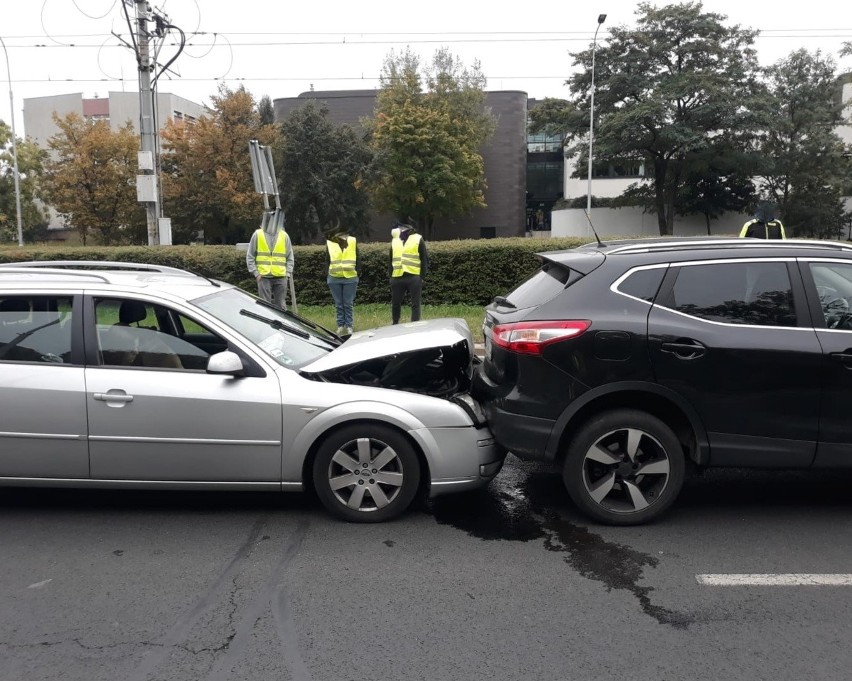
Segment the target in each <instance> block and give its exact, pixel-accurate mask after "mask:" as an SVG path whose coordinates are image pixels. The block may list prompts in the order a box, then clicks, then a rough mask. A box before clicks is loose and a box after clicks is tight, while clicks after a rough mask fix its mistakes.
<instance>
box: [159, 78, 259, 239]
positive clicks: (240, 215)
mask: <svg viewBox="0 0 852 681" xmlns="http://www.w3.org/2000/svg"><path fill="white" fill-rule="evenodd" d="M211 99H212V103H213V107H212V112H211V113H210V115H207V116H202V117H201V118H199V119H198V120H196V121H193V122H188V121H186V120H182V121H170V122H169V123H168V124H167V125H166V127H165V128H164V130H163V132H162V133H161V137H162V140H163V150H164V153H163V155H162V161H161V163H162V170H163V172H162V183H163V192H164V194H165V208H166V213H167V214H168V215H170V216H171V217H172V224H173V230H174V232H173V236H174V240H175V242H176V243H186V242H188V241H191V240H193V239H194V238H195V237H196V235H197V234H198V233H199V232H200V233H202V234H203V237H204V241H205V242H207V243H211V242H212V243H235V242H238V241H248V238H249V237H250V236H251V233H252V231H253V230H254V229H255V228H256V227H257V226H258V225H259V224H260V218H261V214H262V211H263V203H262V200H261V197H260V195H259V194H257V193H256V192H255V191H254V183H253V181H252V172H251V160H250V157H249V141H250V140H252V139H256V140H258V141H259V142H260V143H261V144H271V143H272V141H273V139H274V137H275V130H274V126H272V125H269V124H267V125H264V124H262V123H261V121H260V114H259V113H258V109H257V106H256V104H255V101H254V98H253V97H252V95H251V94H250V93H249V92H247V91H246V89H245V88H244V87H242V86H240V87H239V88H237V89H236V90H230V89H228V87H227V86H225V85H224V84H223V85H221V86H220V88H219V92H218V94H217V95H216V96H214V97H212V98H211Z"/></svg>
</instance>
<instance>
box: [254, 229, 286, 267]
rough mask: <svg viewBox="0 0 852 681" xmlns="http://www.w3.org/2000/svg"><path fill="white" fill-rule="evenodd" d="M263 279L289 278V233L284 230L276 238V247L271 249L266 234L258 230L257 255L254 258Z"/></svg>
mask: <svg viewBox="0 0 852 681" xmlns="http://www.w3.org/2000/svg"><path fill="white" fill-rule="evenodd" d="M254 261H255V264H257V272H258V274H260V276H261V277H286V276H287V233H286V232H285V231H284V230H283V229H282V230H280V231H279V232H278V236H277V237H276V238H275V246H274V247H273V248H271V249H270V248H269V242H268V241H267V240H266V232H264V231H263V230H262V229H259V230H257V255H256V256H255V258H254Z"/></svg>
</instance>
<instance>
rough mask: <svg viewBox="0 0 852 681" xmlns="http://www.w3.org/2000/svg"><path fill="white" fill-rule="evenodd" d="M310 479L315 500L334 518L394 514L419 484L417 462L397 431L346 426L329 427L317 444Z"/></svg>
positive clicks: (378, 518) (375, 518) (361, 519)
mask: <svg viewBox="0 0 852 681" xmlns="http://www.w3.org/2000/svg"><path fill="white" fill-rule="evenodd" d="M365 464H367V465H365ZM313 479H314V488H315V489H316V492H317V496H319V498H320V501H322V503H323V505H324V506H325V507H326V508H327V509H328V510H329V511H330V512H331V513H333V514H334V515H336V516H337V517H338V518H342V519H343V520H348V521H349V522H356V523H377V522H382V521H384V520H390V519H391V518H395V517H396V516H398V515H399V514H400V513H402V512H403V511H405V510H406V509H407V508H408V507H409V506H410V505H411V502H412V501H413V500H414V497H415V495H416V494H417V489H418V487H419V486H420V462H419V460H418V458H417V454H416V453H415V451H414V448H413V446H412V445H411V443H410V442H409V441H408V440H407V439H406V438H405V436H404V435H403V434H402V433H400V432H399V431H398V430H395V429H393V428H390V427H388V426H383V425H381V424H374V423H364V424H352V425H348V426H344V427H343V428H340V429H338V430H336V431H334V432H333V433H331V435H329V436H328V437H327V438H326V439H325V440H324V441H323V443H322V444H321V445H320V447H319V450H318V451H317V455H316V458H315V459H314V463H313Z"/></svg>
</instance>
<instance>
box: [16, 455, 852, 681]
mask: <svg viewBox="0 0 852 681" xmlns="http://www.w3.org/2000/svg"><path fill="white" fill-rule="evenodd" d="M0 517H2V522H0V556H2V563H0V565H2V570H0V679H2V680H3V681H7V680H8V681H29V680H34V679H38V680H43V679H57V680H59V679H61V680H63V681H72V680H78V679H79V680H80V681H96V680H100V679H102V680H105V681H119V680H120V681H148V680H153V679H157V680H166V679H168V680H179V679H180V680H184V679H185V680H187V681H190V680H191V681H202V680H204V681H220V680H221V681H224V680H226V679H252V680H264V681H265V680H267V679H270V680H271V679H276V680H277V679H298V680H299V681H307V680H312V681H326V680H328V681H346V680H349V679H352V680H355V679H358V680H360V679H369V680H370V681H379V680H384V679H388V680H394V681H395V680H400V679H405V680H408V679H429V680H430V681H432V680H435V681H438V680H443V679H460V680H463V681H475V680H479V679H483V680H488V681H502V680H504V679H505V680H512V679H535V680H539V679H541V680H550V679H554V680H563V679H577V680H583V681H590V680H594V679H618V680H619V681H638V680H642V679H655V680H656V679H673V680H674V679H677V680H693V679H695V680H702V679H708V680H710V679H712V680H714V681H716V680H719V679H749V680H755V679H773V680H778V679H809V680H816V681H822V680H824V679H844V680H846V679H849V678H850V676H852V672H850V669H852V647H850V646H849V641H850V640H852V587H848V586H837V587H835V586H757V587H755V586H737V587H716V586H705V585H701V584H699V583H698V582H697V580H696V575H699V574H706V573H713V574H716V573H722V574H727V573H821V574H822V573H844V574H845V573H849V572H852V566H850V562H851V561H852V531H850V530H852V472H849V473H842V474H837V473H828V472H822V473H786V472H775V473H768V472H759V473H758V472H748V473H746V472H742V471H725V472H714V473H711V474H707V475H704V476H701V477H697V478H692V479H690V480H688V482H687V486H686V488H685V490H684V493H683V494H682V496H681V499H680V501H679V502H678V503H677V504H676V506H675V507H674V508H673V509H672V511H671V512H670V513H669V515H668V516H667V517H666V518H665V520H663V521H661V522H658V523H656V524H654V525H649V526H644V527H638V528H609V527H602V526H597V525H593V524H589V523H587V522H586V521H584V520H583V519H582V518H581V517H580V516H578V514H577V512H576V511H575V509H574V508H573V507H572V505H571V504H570V502H568V501H567V499H566V498H565V495H564V494H563V492H562V488H561V482H560V479H559V477H558V476H557V475H555V474H554V473H553V472H551V471H549V470H548V469H547V468H543V467H539V466H531V465H527V464H522V463H520V462H518V461H517V460H514V459H511V458H510V460H509V462H508V464H507V467H506V468H505V469H504V471H503V472H502V473H501V474H500V476H499V477H498V479H497V480H496V481H495V482H494V483H493V484H492V486H491V487H490V488H488V489H487V490H485V491H483V492H481V493H476V494H469V495H464V496H458V497H446V498H443V499H438V500H434V501H432V502H428V503H425V504H423V505H421V506H420V507H418V508H417V509H415V510H413V511H411V512H410V513H408V514H407V515H405V516H404V517H403V518H402V519H400V520H398V521H396V522H392V523H387V524H383V525H367V526H365V525H351V524H346V523H342V522H338V521H335V520H333V519H331V518H330V517H329V516H327V515H326V514H325V512H324V511H323V510H322V508H321V507H320V506H319V504H318V503H317V502H316V501H314V500H313V499H312V498H310V497H309V496H307V495H292V496H286V497H283V498H282V497H281V496H278V495H270V494H254V495H249V494H204V493H194V494H187V493H168V494H164V493H150V492H149V493H144V492H138V493H137V492H133V493H129V492H120V493H118V492H103V491H97V492H95V491H44V490H41V491H34V490H11V491H10V490H4V491H2V492H0Z"/></svg>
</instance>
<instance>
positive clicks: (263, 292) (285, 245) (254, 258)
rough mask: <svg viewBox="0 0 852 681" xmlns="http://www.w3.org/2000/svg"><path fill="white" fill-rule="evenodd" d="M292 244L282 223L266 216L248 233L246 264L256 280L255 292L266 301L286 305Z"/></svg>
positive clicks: (290, 270)
mask: <svg viewBox="0 0 852 681" xmlns="http://www.w3.org/2000/svg"><path fill="white" fill-rule="evenodd" d="M293 265H294V258H293V244H291V243H290V235H289V234H287V232H285V231H284V227H283V225H282V226H281V227H277V226H276V225H275V221H274V220H270V221H269V223H268V224H267V226H266V228H265V229H264V228H260V227H259V228H258V229H256V230H255V232H254V234H252V235H251V241H250V242H249V247H248V250H247V251H246V267H248V271H249V272H250V273H251V275H252V276H253V277H254V278H255V281H256V282H257V294H258V296H260V297H261V298H263V299H264V300H265V301H266V302H268V303H272V304H273V305H277V306H278V307H280V308H282V309H284V310H286V309H287V277H288V276H292V273H293Z"/></svg>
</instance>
